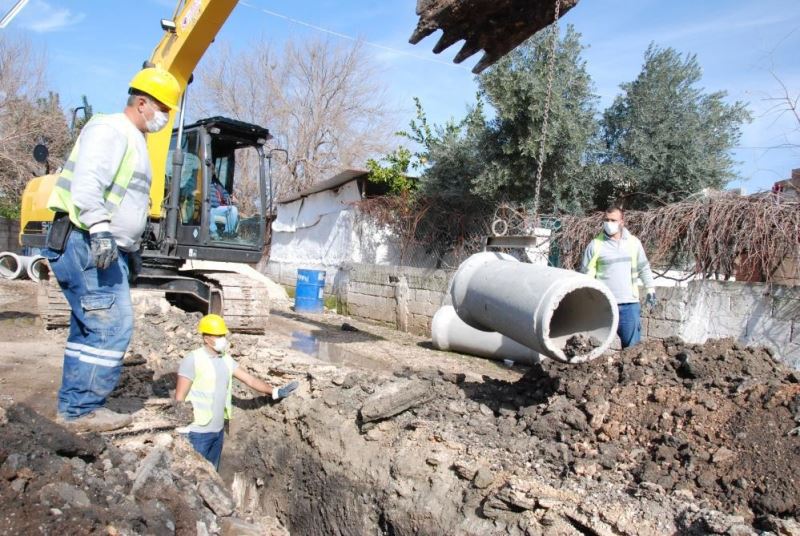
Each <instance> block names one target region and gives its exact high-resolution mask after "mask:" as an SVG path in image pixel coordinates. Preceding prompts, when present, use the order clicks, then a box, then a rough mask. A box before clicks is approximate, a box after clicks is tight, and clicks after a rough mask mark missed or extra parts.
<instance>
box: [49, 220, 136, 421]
mask: <svg viewBox="0 0 800 536" xmlns="http://www.w3.org/2000/svg"><path fill="white" fill-rule="evenodd" d="M42 255H44V256H45V257H46V258H47V259H48V261H49V263H50V269H51V270H52V272H53V274H54V275H55V277H56V279H57V280H58V284H59V286H60V287H61V290H62V291H63V292H64V297H65V298H66V299H67V302H69V305H70V308H71V309H72V314H71V316H70V325H69V336H68V337H67V345H66V348H65V350H64V368H63V372H62V376H61V389H60V390H59V391H58V413H59V414H60V415H61V416H62V417H64V418H65V419H68V420H69V419H75V418H77V417H80V416H82V415H86V414H87V413H91V412H92V411H94V410H96V409H98V408H100V407H102V406H103V405H104V404H105V402H106V398H107V397H108V395H109V394H111V391H113V390H114V388H115V387H116V386H117V383H118V382H119V377H120V373H121V372H122V358H123V357H124V355H125V351H126V350H127V349H128V344H129V343H130V340H131V334H132V332H133V307H132V305H131V292H130V287H129V286H128V255H127V253H125V252H124V251H122V250H120V251H119V257H118V258H117V260H116V261H115V262H114V263H112V264H111V266H109V267H108V268H107V269H105V270H100V269H98V268H97V267H96V266H95V265H94V260H93V258H92V255H91V250H90V245H89V233H88V232H85V231H80V230H77V229H74V230H73V231H72V232H71V233H70V236H69V237H68V239H67V243H66V246H65V248H64V251H63V252H61V253H59V252H56V251H53V250H51V249H48V248H45V249H44V250H43V252H42Z"/></svg>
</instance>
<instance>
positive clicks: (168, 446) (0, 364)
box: [0, 281, 800, 536]
mask: <svg viewBox="0 0 800 536" xmlns="http://www.w3.org/2000/svg"><path fill="white" fill-rule="evenodd" d="M35 295H36V288H35V284H34V283H30V282H20V281H3V282H0V393H1V394H0V406H2V408H3V411H2V415H1V416H0V422H1V423H2V424H0V533H3V534H29V533H43V534H56V533H61V534H229V535H233V534H240V535H244V534H276V535H278V534H298V535H300V534H302V535H323V534H324V535H328V534H387V535H390V534H391V535H406V534H474V535H479V534H480V535H485V534H511V535H517V534H519V535H522V534H530V535H533V534H554V535H555V534H564V535H569V534H575V535H586V534H597V535H606V534H608V535H619V534H625V535H643V536H644V535H655V534H665V535H666V534H729V535H745V534H782V535H783V534H800V524H798V521H797V517H798V515H799V514H800V485H799V483H800V468H799V467H800V466H799V464H798V460H800V437H798V435H797V427H798V426H799V425H800V422H797V421H798V419H800V373H798V372H797V371H793V370H790V369H787V368H786V367H784V366H783V365H781V364H779V363H777V362H776V361H775V360H774V359H773V358H772V356H771V355H770V353H768V352H767V351H765V350H761V349H754V348H745V347H742V346H740V345H738V344H736V343H735V342H733V341H728V340H723V341H713V342H709V343H707V344H705V345H689V344H684V343H682V342H681V341H679V340H677V339H675V340H671V341H667V342H648V343H645V344H643V345H641V346H637V347H634V348H631V349H628V350H626V351H624V352H622V353H619V352H610V353H608V354H607V355H604V356H602V357H600V358H598V359H597V360H595V361H592V362H590V363H586V364H583V365H577V366H576V365H567V364H563V363H556V362H552V361H545V362H544V363H542V364H541V365H540V366H534V367H507V366H504V365H503V364H502V363H496V362H491V361H486V360H481V359H477V358H472V357H466V356H461V355H458V354H450V353H443V352H437V351H434V350H432V349H431V348H430V345H429V344H428V341H426V340H425V339H423V338H419V337H415V336H411V335H408V334H404V333H399V332H396V331H392V330H390V329H387V328H382V327H376V326H373V325H368V324H364V323H360V322H354V321H352V320H350V319H348V318H346V317H341V316H338V315H335V314H332V313H326V314H320V315H304V316H299V315H296V314H295V313H293V312H292V311H291V308H290V307H289V304H288V303H286V304H280V303H278V304H274V305H273V311H272V316H271V318H270V328H269V330H268V331H267V333H266V334H264V335H258V336H256V335H243V334H241V335H234V336H233V338H232V342H233V347H232V348H233V353H234V357H235V359H237V361H238V362H239V363H240V364H241V365H242V366H244V367H246V368H247V369H248V370H249V371H251V372H252V373H254V374H256V375H258V376H260V377H263V378H265V379H266V380H267V381H270V382H272V383H273V384H276V385H279V384H282V383H284V382H286V381H288V380H290V379H296V380H298V381H300V384H301V386H300V388H299V389H298V392H297V393H296V395H295V396H292V397H290V398H287V399H285V400H283V401H281V402H279V403H274V402H272V401H271V400H268V399H266V398H265V397H258V396H255V395H254V393H251V392H249V391H248V390H247V389H246V388H245V387H243V386H239V387H237V388H236V389H235V391H234V395H235V406H236V407H235V411H234V419H233V421H232V422H231V425H230V430H229V435H228V438H227V440H226V444H225V451H224V453H223V460H222V467H221V474H220V475H217V474H216V473H215V472H214V471H213V468H211V466H210V465H209V464H208V463H207V462H205V461H204V460H202V459H201V458H200V457H199V456H197V455H196V454H195V453H194V452H193V450H192V449H191V447H190V446H189V444H188V442H186V440H185V439H183V437H182V436H180V435H179V434H177V433H176V432H175V431H174V428H175V426H176V424H185V423H186V420H187V419H190V416H189V415H188V414H187V412H186V411H185V410H186V408H184V407H181V406H180V405H177V404H172V403H170V402H169V398H170V395H171V392H170V390H171V389H174V383H175V373H176V370H177V365H178V362H179V360H180V358H181V357H182V356H183V355H185V353H186V352H187V351H189V350H190V349H192V348H194V347H195V346H196V345H197V337H196V335H195V333H194V327H195V325H196V322H197V318H198V317H199V315H195V314H192V313H185V312H183V311H181V310H178V309H175V308H172V307H170V306H169V305H168V304H167V303H166V302H165V301H163V300H160V299H159V298H158V297H151V298H144V299H140V300H139V302H138V305H137V307H136V311H137V314H136V332H135V336H134V341H133V343H132V345H131V348H130V351H129V353H128V355H127V356H126V360H125V362H126V366H125V368H124V372H123V378H122V380H121V382H120V385H119V387H118V388H117V390H116V391H115V393H114V396H113V397H112V399H111V400H110V401H109V406H110V407H112V408H113V409H116V410H120V411H126V412H130V413H133V414H134V417H135V419H134V424H133V425H132V426H131V427H129V428H128V429H125V430H122V431H119V432H117V433H111V434H107V435H102V436H99V435H84V436H76V435H74V434H72V433H70V432H67V431H66V430H64V429H63V428H61V427H59V426H57V425H56V424H55V423H53V422H52V421H51V420H50V419H52V418H53V417H54V413H55V411H54V410H55V397H56V391H57V389H58V386H59V383H60V366H61V358H62V350H63V344H64V340H65V336H66V333H65V332H64V331H63V330H62V331H58V330H56V331H49V332H48V331H45V330H44V329H43V328H42V326H41V323H40V321H39V320H38V314H37V311H36V300H35Z"/></svg>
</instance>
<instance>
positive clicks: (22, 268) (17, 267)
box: [0, 251, 31, 279]
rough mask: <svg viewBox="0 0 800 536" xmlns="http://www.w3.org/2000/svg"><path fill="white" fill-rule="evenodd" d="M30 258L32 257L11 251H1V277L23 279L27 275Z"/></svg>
mask: <svg viewBox="0 0 800 536" xmlns="http://www.w3.org/2000/svg"><path fill="white" fill-rule="evenodd" d="M30 260H31V258H30V257H25V256H23V255H17V254H16V253H12V252H10V251H4V252H2V253H0V277H2V278H3V279H21V278H24V277H27V276H28V271H27V270H28V264H29V263H30Z"/></svg>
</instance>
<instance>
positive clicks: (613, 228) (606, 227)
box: [603, 221, 619, 236]
mask: <svg viewBox="0 0 800 536" xmlns="http://www.w3.org/2000/svg"><path fill="white" fill-rule="evenodd" d="M603 231H605V233H606V234H607V235H608V236H614V235H615V234H617V233H618V232H619V222H617V221H604V222H603Z"/></svg>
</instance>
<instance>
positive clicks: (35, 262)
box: [28, 256, 50, 281]
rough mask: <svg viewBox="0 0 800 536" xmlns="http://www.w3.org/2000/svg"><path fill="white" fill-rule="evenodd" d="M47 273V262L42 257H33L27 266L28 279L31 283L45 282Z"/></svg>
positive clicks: (48, 271)
mask: <svg viewBox="0 0 800 536" xmlns="http://www.w3.org/2000/svg"><path fill="white" fill-rule="evenodd" d="M49 273H50V270H49V267H48V266H47V260H46V259H45V258H44V257H41V256H37V257H33V258H32V259H31V262H30V264H28V277H29V278H30V279H31V280H32V281H43V280H46V279H47V278H48V274H49Z"/></svg>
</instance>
